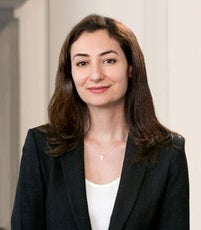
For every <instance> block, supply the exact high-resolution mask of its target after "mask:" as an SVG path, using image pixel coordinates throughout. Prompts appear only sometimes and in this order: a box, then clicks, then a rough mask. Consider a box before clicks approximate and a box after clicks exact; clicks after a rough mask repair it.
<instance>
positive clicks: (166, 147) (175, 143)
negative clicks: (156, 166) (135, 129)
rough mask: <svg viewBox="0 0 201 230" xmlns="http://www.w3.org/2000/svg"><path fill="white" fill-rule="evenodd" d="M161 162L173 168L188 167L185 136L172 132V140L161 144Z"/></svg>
mask: <svg viewBox="0 0 201 230" xmlns="http://www.w3.org/2000/svg"><path fill="white" fill-rule="evenodd" d="M159 162H163V165H166V166H167V167H169V168H173V169H179V168H180V167H182V168H187V158H186V153H185V139H184V137H182V136H181V135H179V134H172V138H171V140H170V141H169V142H168V143H165V144H163V145H162V146H161V149H160V151H159Z"/></svg>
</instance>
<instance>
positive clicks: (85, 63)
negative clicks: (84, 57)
mask: <svg viewBox="0 0 201 230" xmlns="http://www.w3.org/2000/svg"><path fill="white" fill-rule="evenodd" d="M76 65H77V66H78V67H82V66H85V65H87V62H86V61H79V62H77V63H76Z"/></svg>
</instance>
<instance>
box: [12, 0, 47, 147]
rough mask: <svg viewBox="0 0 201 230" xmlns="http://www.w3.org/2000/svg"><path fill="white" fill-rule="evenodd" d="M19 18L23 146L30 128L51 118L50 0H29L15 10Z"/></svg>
mask: <svg viewBox="0 0 201 230" xmlns="http://www.w3.org/2000/svg"><path fill="white" fill-rule="evenodd" d="M15 17H16V18H18V19H19V26H20V27H19V36H20V37H19V41H20V44H19V47H20V60H19V61H20V66H19V67H20V148H22V145H23V143H24V138H25V135H26V133H27V129H28V128H30V127H34V126H37V125H40V124H43V123H44V122H45V121H46V120H47V119H46V117H47V112H46V110H47V101H48V79H47V71H48V66H47V61H48V60H47V47H48V37H47V28H48V27H47V1H46V0H27V1H26V2H25V4H24V5H22V6H21V7H20V8H18V9H17V10H16V11H15Z"/></svg>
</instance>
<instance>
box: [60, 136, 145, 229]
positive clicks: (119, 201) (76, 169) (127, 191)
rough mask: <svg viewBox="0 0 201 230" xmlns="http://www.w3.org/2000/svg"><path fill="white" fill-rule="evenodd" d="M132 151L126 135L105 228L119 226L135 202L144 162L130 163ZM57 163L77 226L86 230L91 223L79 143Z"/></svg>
mask: <svg viewBox="0 0 201 230" xmlns="http://www.w3.org/2000/svg"><path fill="white" fill-rule="evenodd" d="M135 152H136V146H135V144H134V143H133V142H132V140H131V138H130V137H128V141H127V146H126V153H125V158H124V163H123V169H122V175H121V179H120V184H119V189H118V193H117V197H116V201H115V204H114V209H113V213H112V216H111V220H110V226H109V230H113V229H115V230H120V229H122V227H123V225H124V224H125V222H126V220H127V218H128V216H129V213H130V211H131V210H132V208H133V206H134V205H135V201H136V199H137V196H138V193H139V190H140V186H141V184H142V181H143V178H144V176H145V172H146V164H145V163H144V162H141V163H137V164H131V162H132V157H133V154H135ZM61 164H62V169H63V173H64V178H65V186H66V192H67V196H68V198H69V201H70V205H71V209H72V211H73V214H74V218H75V220H76V223H77V226H78V229H80V230H90V229H91V226H90V218H89V213H88V206H87V199H86V189H85V176H84V146H83V143H82V144H80V145H79V146H78V147H77V148H76V149H74V150H73V151H71V152H68V153H66V154H64V155H63V156H62V157H61ZM125 197H126V199H125Z"/></svg>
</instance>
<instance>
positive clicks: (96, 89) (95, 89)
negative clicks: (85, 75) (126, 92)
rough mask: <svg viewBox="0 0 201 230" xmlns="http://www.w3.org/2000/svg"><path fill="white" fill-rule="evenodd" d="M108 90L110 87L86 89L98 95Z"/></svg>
mask: <svg viewBox="0 0 201 230" xmlns="http://www.w3.org/2000/svg"><path fill="white" fill-rule="evenodd" d="M108 88H110V86H92V87H88V90H89V91H90V92H91V93H96V94H99V93H104V92H105V91H107V90H108Z"/></svg>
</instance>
